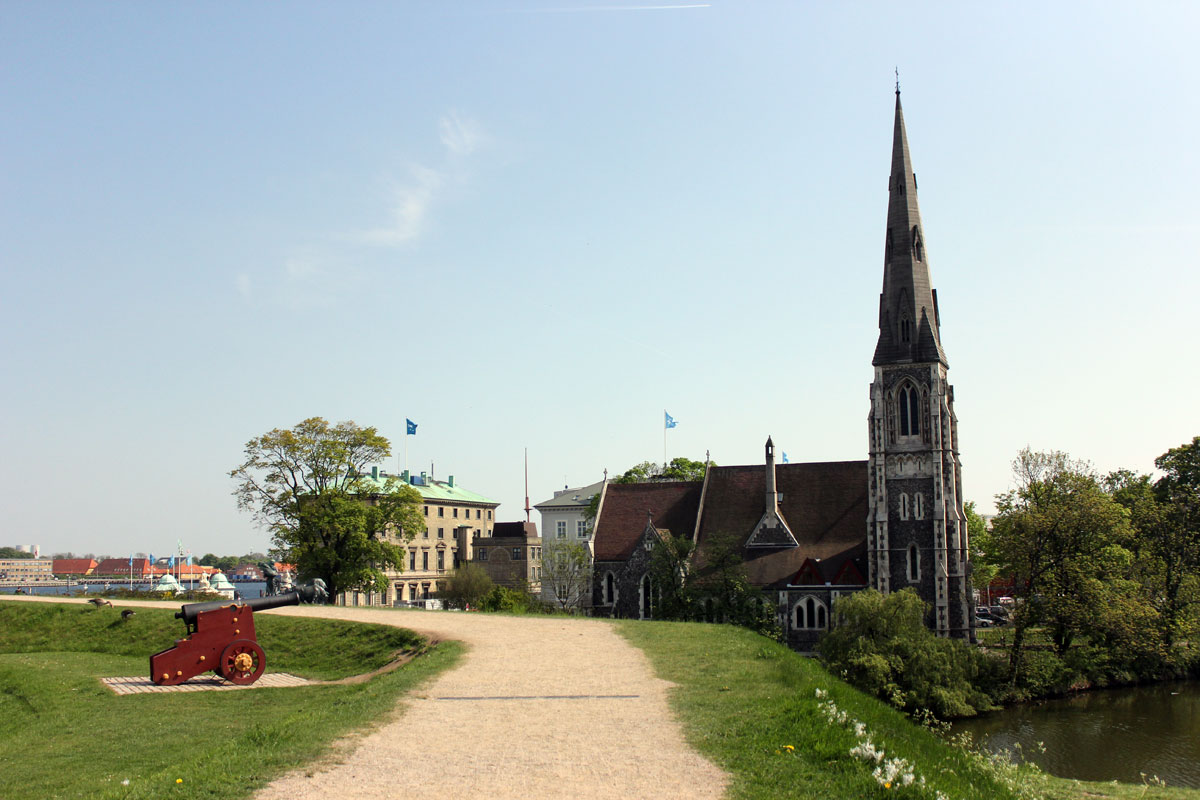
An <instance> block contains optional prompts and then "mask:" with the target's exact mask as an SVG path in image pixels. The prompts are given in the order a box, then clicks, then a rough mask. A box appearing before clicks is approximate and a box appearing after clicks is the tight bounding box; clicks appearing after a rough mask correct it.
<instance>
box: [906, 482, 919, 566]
mask: <svg viewBox="0 0 1200 800" xmlns="http://www.w3.org/2000/svg"><path fill="white" fill-rule="evenodd" d="M917 497H920V495H917ZM919 580H921V551H920V550H918V549H917V546H916V545H915V544H910V545H909V546H908V582H909V583H916V582H917V581H919Z"/></svg>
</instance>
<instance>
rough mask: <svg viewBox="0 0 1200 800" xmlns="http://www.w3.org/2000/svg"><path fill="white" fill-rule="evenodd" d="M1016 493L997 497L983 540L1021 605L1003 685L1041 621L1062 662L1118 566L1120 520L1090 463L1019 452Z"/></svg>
mask: <svg viewBox="0 0 1200 800" xmlns="http://www.w3.org/2000/svg"><path fill="white" fill-rule="evenodd" d="M1013 475H1014V477H1015V479H1016V483H1017V488H1015V489H1013V490H1011V491H1009V492H1006V493H1004V494H1002V495H998V496H997V498H996V501H997V502H996V505H997V510H998V511H999V513H998V514H997V516H996V518H995V520H993V522H992V536H991V540H990V542H989V545H990V546H991V548H992V550H993V552H994V555H993V556H992V558H993V560H994V561H995V563H996V565H997V567H998V569H999V570H1000V571H1001V573H1003V574H1005V575H1011V576H1012V577H1013V582H1014V588H1015V591H1016V593H1017V596H1018V597H1019V598H1020V599H1021V601H1022V602H1021V603H1020V605H1019V607H1018V608H1017V611H1016V614H1015V615H1014V616H1015V619H1014V632H1013V644H1012V649H1011V651H1010V657H1009V681H1010V682H1011V683H1012V684H1013V685H1016V683H1017V680H1018V678H1019V676H1020V672H1021V667H1022V657H1023V646H1024V642H1025V636H1026V632H1027V631H1028V629H1029V627H1030V626H1032V625H1034V624H1037V623H1045V624H1046V625H1048V627H1049V633H1050V638H1051V640H1052V642H1053V643H1054V646H1055V649H1056V650H1057V651H1058V654H1059V655H1060V656H1061V655H1062V654H1064V653H1065V652H1066V650H1067V648H1068V647H1069V646H1070V644H1071V642H1072V640H1073V638H1074V636H1075V635H1076V634H1078V633H1080V632H1082V631H1083V630H1084V629H1085V628H1087V627H1088V626H1089V625H1090V624H1091V620H1090V618H1089V615H1090V614H1091V612H1092V610H1093V609H1095V608H1096V607H1097V606H1098V605H1099V604H1100V603H1101V602H1103V594H1104V588H1105V585H1104V582H1103V580H1102V578H1103V577H1105V572H1106V570H1108V569H1110V568H1112V565H1114V564H1119V563H1120V562H1121V561H1122V548H1121V547H1120V544H1119V542H1120V540H1121V539H1122V538H1123V536H1124V530H1123V528H1124V526H1125V525H1126V515H1125V512H1124V509H1122V508H1121V506H1120V505H1118V504H1117V503H1116V502H1115V501H1113V499H1112V497H1111V496H1110V495H1109V494H1108V493H1106V492H1105V491H1104V489H1103V488H1102V487H1101V486H1100V484H1099V482H1098V480H1097V479H1096V476H1095V474H1094V473H1093V472H1092V469H1091V467H1090V465H1088V464H1087V463H1086V462H1081V461H1074V460H1072V459H1071V458H1070V456H1068V455H1067V454H1066V453H1062V452H1057V451H1056V452H1047V453H1035V452H1033V451H1031V450H1030V449H1029V448H1026V449H1024V450H1022V451H1021V452H1020V453H1019V454H1018V455H1017V458H1016V460H1014V461H1013Z"/></svg>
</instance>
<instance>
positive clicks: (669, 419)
mask: <svg viewBox="0 0 1200 800" xmlns="http://www.w3.org/2000/svg"><path fill="white" fill-rule="evenodd" d="M663 416H664V417H666V426H667V427H668V428H674V427H675V426H676V425H678V424H679V423H677V422H676V421H675V418H674V417H672V416H671V415H670V414H668V413H667V412H666V411H664V412H663Z"/></svg>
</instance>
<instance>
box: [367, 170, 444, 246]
mask: <svg viewBox="0 0 1200 800" xmlns="http://www.w3.org/2000/svg"><path fill="white" fill-rule="evenodd" d="M412 173H413V174H412V181H411V182H410V183H408V184H407V185H403V186H398V187H396V188H395V189H394V190H393V193H392V194H393V202H392V206H391V209H390V210H389V212H388V216H389V221H388V224H387V225H384V226H382V227H379V228H372V229H370V230H366V231H362V233H361V234H360V235H359V236H357V237H356V238H357V239H358V240H359V241H360V242H362V243H363V244H374V245H382V246H385V247H396V246H398V245H401V244H404V243H405V242H408V241H411V240H413V239H415V238H417V237H418V236H420V235H421V233H422V232H423V231H424V229H425V220H426V217H427V216H428V214H429V207H430V205H431V204H432V203H433V200H434V196H435V194H436V193H437V191H438V189H440V188H441V186H442V183H443V179H442V175H441V173H439V172H437V171H436V170H432V169H428V168H426V167H422V166H420V165H415V166H413V168H412Z"/></svg>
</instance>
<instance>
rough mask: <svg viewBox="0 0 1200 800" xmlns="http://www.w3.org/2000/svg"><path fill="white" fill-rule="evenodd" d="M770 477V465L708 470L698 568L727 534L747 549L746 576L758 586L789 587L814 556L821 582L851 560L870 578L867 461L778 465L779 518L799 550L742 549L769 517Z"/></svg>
mask: <svg viewBox="0 0 1200 800" xmlns="http://www.w3.org/2000/svg"><path fill="white" fill-rule="evenodd" d="M765 474H766V467H765V466H764V465H753V466H745V467H713V468H712V469H710V470H709V471H708V485H707V487H706V488H705V494H704V509H703V511H702V517H701V520H700V537H699V543H698V546H697V565H698V566H699V567H700V568H701V569H702V568H703V562H704V553H705V549H706V547H707V546H709V545H710V544H711V543H712V541H713V540H714V538H719V537H720V536H722V535H726V536H731V537H733V539H734V540H735V541H737V542H738V543H740V545H742V553H743V556H744V558H745V566H746V574H747V577H748V578H749V579H750V582H751V583H753V584H755V585H758V586H777V587H782V586H785V585H787V584H788V583H790V582H791V581H792V579H793V578H794V577H795V576H796V575H797V573H799V572H800V568H801V567H802V566H803V565H804V562H805V561H807V560H808V559H810V558H811V559H813V563H814V564H815V565H816V566H817V567H818V568H819V570H820V573H821V578H822V579H823V581H833V580H834V578H835V577H836V576H838V575H839V573H841V571H842V568H843V566H844V565H845V563H846V561H848V560H852V561H859V562H861V563H860V564H857V565H856V569H857V570H858V571H859V573H860V574H863V575H865V574H866V572H867V567H866V563H865V560H864V559H865V557H866V549H867V462H866V461H829V462H819V463H808V464H777V465H776V466H775V482H776V490H777V491H778V492H779V493H780V494H781V495H782V496H783V500H782V502H780V504H779V513H780V514H781V515H782V516H783V518H784V520H786V521H787V524H788V527H789V528H790V529H791V531H792V535H794V536H795V537H796V541H797V543H798V544H799V547H789V548H781V549H776V548H757V547H755V548H746V547H744V545H745V543H746V540H747V539H749V538H750V534H751V533H752V532H753V531H754V526H755V525H757V524H758V521H759V519H760V518H761V517H762V515H763V511H764V507H765V493H766V478H765ZM850 574H853V573H850ZM842 577H843V578H844V577H845V575H843V576H842ZM810 580H811V578H810ZM823 581H822V582H823Z"/></svg>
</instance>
